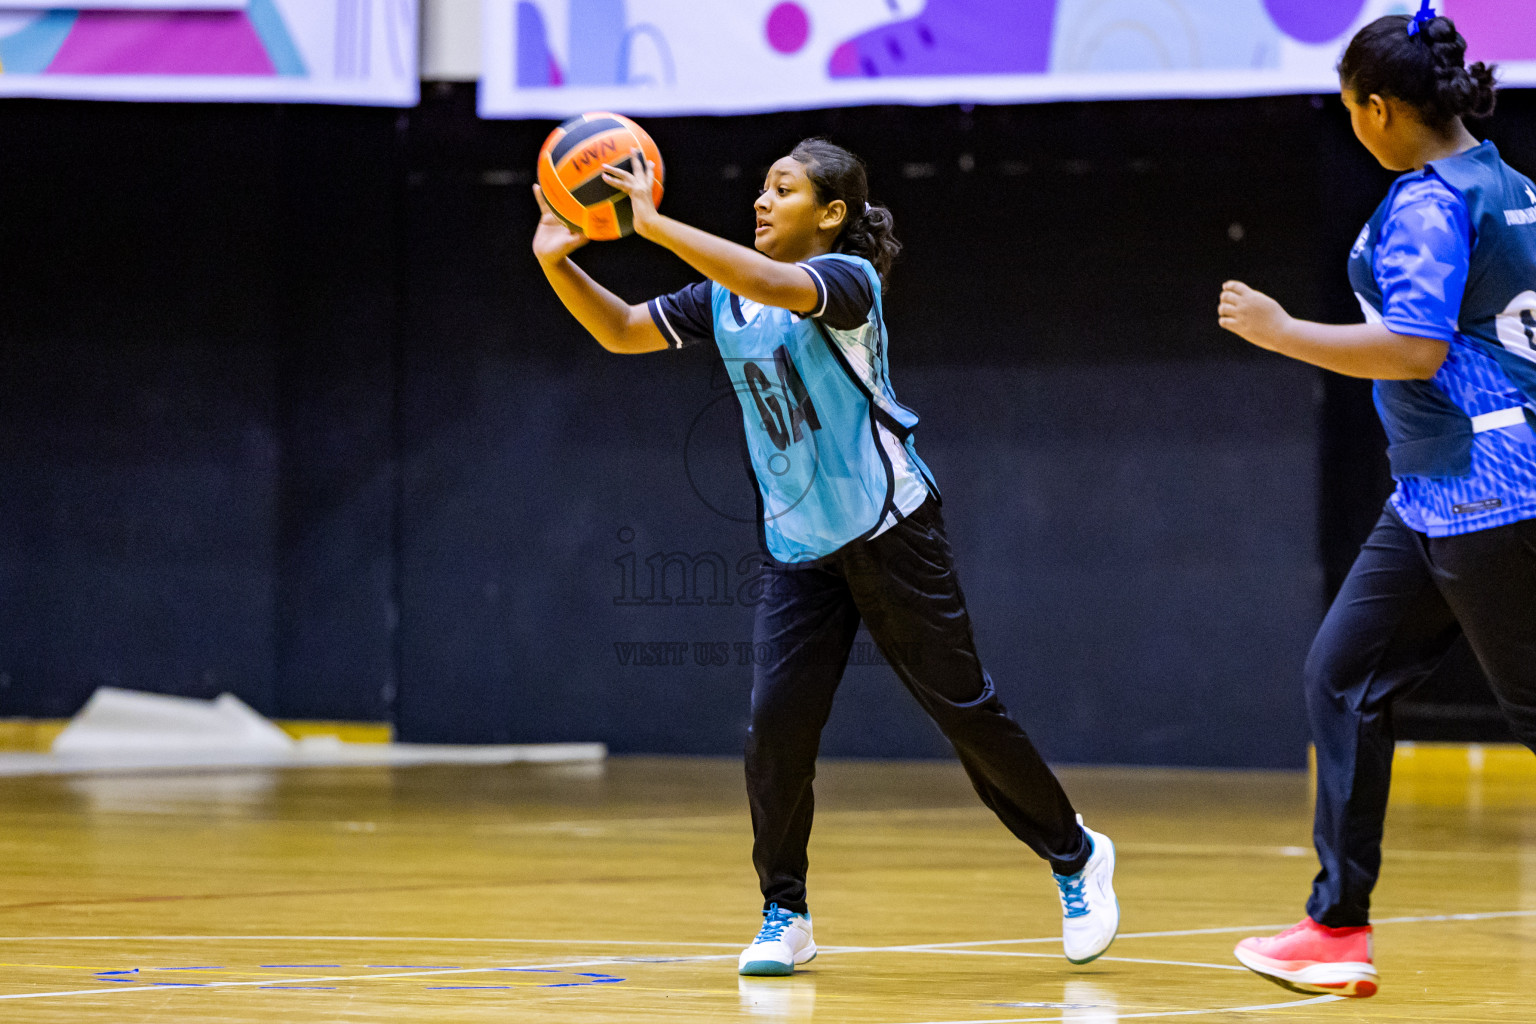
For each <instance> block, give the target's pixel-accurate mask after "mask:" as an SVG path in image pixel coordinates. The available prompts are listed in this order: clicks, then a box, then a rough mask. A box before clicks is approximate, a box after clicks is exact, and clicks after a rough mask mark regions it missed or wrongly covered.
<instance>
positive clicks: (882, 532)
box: [533, 139, 1119, 975]
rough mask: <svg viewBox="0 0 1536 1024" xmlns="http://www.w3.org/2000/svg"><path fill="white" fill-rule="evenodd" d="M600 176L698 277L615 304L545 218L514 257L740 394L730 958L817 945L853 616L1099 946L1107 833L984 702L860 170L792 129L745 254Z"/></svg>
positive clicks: (1072, 932)
mask: <svg viewBox="0 0 1536 1024" xmlns="http://www.w3.org/2000/svg"><path fill="white" fill-rule="evenodd" d="M605 171H606V172H605V175H604V180H605V181H606V182H607V183H608V184H609V185H610V186H612V187H613V188H615V189H618V190H621V191H622V192H625V193H628V196H629V201H630V206H631V211H630V212H631V216H632V222H633V226H634V231H635V233H636V234H638V235H639V236H640V237H642V238H645V239H648V240H649V241H651V242H654V243H656V244H657V245H660V246H662V247H663V248H665V249H669V250H671V251H672V252H673V253H675V254H677V255H678V256H679V257H681V258H682V259H683V260H684V261H685V262H687V263H688V264H689V265H691V266H692V267H693V268H694V269H695V270H697V271H698V272H699V273H700V274H702V275H703V276H704V277H705V278H706V280H703V281H700V282H698V283H697V284H694V285H692V286H690V287H688V288H684V289H683V290H681V291H679V292H676V293H674V294H671V295H665V296H661V297H659V298H655V299H652V300H650V301H649V302H646V303H643V304H639V305H631V304H629V303H627V302H625V301H624V300H622V299H620V298H618V297H617V296H615V295H614V294H613V293H611V292H609V291H608V290H607V289H605V288H603V287H602V286H601V285H599V284H598V283H597V282H596V281H594V280H593V279H592V278H591V277H589V276H588V275H587V274H586V273H585V272H583V271H582V270H581V269H580V268H578V267H577V266H576V264H575V263H574V262H573V261H572V259H571V255H572V254H573V253H575V252H576V251H577V250H578V249H579V248H580V247H581V246H582V245H583V244H584V243H585V242H586V238H585V237H584V236H582V235H581V234H579V233H577V232H575V231H573V230H571V228H569V227H568V226H567V225H566V224H565V223H564V222H562V221H561V220H560V219H559V218H558V217H556V216H555V215H554V214H553V213H552V212H551V211H550V209H549V207H548V205H547V204H546V203H545V200H544V197H543V195H542V193H539V192H538V190H537V187H536V188H535V193H536V194H537V195H538V200H539V204H540V206H541V208H542V210H543V217H542V218H541V219H540V221H539V226H538V230H537V232H536V233H535V235H534V240H533V251H534V254H535V255H536V256H537V257H538V260H539V263H540V265H541V266H542V267H543V269H544V273H545V275H546V277H547V278H548V280H549V283H550V286H551V287H552V288H553V289H554V291H555V294H556V295H557V296H558V297H559V298H560V301H561V302H563V303H564V304H565V307H566V308H567V309H568V310H570V312H571V313H572V315H574V316H575V317H576V319H577V320H578V321H579V322H580V323H581V325H582V326H583V327H585V328H586V329H587V330H588V331H590V332H591V333H592V335H593V336H594V337H595V338H596V339H597V341H598V342H599V343H600V344H601V345H602V346H603V347H604V348H606V349H608V350H609V351H611V352H618V353H628V354H634V353H641V352H655V351H661V350H663V349H668V348H682V347H685V346H688V345H693V344H702V343H711V344H714V345H715V346H717V347H718V349H719V351H720V354H721V356H722V358H723V359H724V362H725V366H726V369H727V371H728V372H729V373H730V376H731V379H732V383H733V385H734V387H735V390H736V395H737V397H738V399H740V402H741V408H742V423H743V427H744V429H745V432H746V440H747V447H748V450H749V452H750V454H751V459H752V467H753V472H754V476H755V477H756V481H755V482H756V485H757V492H758V500H759V508H760V511H761V516H760V520H759V529H760V536H761V540H762V542H763V545H764V548H765V550H766V552H767V555H768V558H767V561H766V565H765V570H764V577H763V579H764V584H765V585H764V595H763V600H762V601H761V602H760V603H759V604H758V606H757V609H756V623H755V627H754V634H755V635H754V639H755V640H756V642H757V643H758V645H759V646H761V645H765V644H766V645H768V646H767V649H768V650H770V651H772V652H773V656H772V657H771V658H769V659H767V660H766V663H762V664H758V665H757V666H756V667H755V668H754V670H753V681H752V709H751V724H750V727H749V729H748V736H747V748H746V776H747V791H748V798H749V803H750V806H751V813H752V827H753V849H752V860H753V863H754V865H755V866H756V868H757V873H758V879H759V882H760V884H761V888H762V893H763V908H764V909H763V922H762V926H761V928H760V930H759V931H758V933H757V937H756V939H755V940H754V941H753V942H752V943H751V944H750V945H749V946H748V947H747V948H746V949H745V950H744V951H743V952H742V954H741V957H740V960H739V962H738V970H739V971H740V973H742V974H748V975H785V974H790V973H793V971H794V969H795V966H796V965H798V964H803V963H806V962H808V961H809V960H811V959H812V958H814V957H815V955H816V945H815V942H814V941H813V939H812V934H811V918H810V911H809V907H808V905H807V902H806V869H807V859H806V847H807V844H808V842H809V839H810V831H811V817H812V804H813V798H812V788H811V782H812V778H813V777H814V775H815V762H816V752H817V747H818V744H819V741H820V737H821V731H822V727H823V726H824V725H825V723H826V720H827V716H828V713H829V712H830V711H831V707H832V698H833V695H834V693H835V691H836V689H837V686H838V683H839V681H840V680H841V678H842V673H843V669H844V666H845V665H846V663H847V660H848V654H849V651H850V649H851V647H852V645H853V640H854V635H855V632H856V631H857V630H858V627H859V624H860V622H861V621H862V622H863V623H864V624H865V625H866V626H867V627H868V629H869V631H870V634H871V636H872V637H873V638H874V640H875V642H876V643H877V644H878V645H879V646H880V649H881V651H882V653H883V654H884V656H885V657H886V659H887V660H888V661H889V662H890V663H891V666H892V667H893V668H894V669H895V670H896V674H897V676H898V677H899V678H900V679H901V681H902V683H903V684H904V685H905V686H906V687H907V689H908V690H909V691H910V692H911V693H912V695H913V696H914V697H915V698H916V699H917V701H918V703H919V704H920V705H921V706H922V708H923V710H924V711H926V712H927V713H928V714H929V715H930V716H931V717H932V718H933V720H934V722H935V723H936V724H937V725H938V726H939V728H940V729H941V730H942V731H943V732H944V735H945V736H946V737H947V738H948V739H949V741H950V743H951V744H952V745H953V746H954V748H955V751H956V753H957V754H958V755H959V758H960V762H961V764H962V765H963V766H964V768H965V771H966V773H967V774H968V775H969V777H970V779H971V782H972V784H973V785H974V786H975V788H976V791H977V793H978V794H979V795H980V797H981V799H982V801H983V802H984V803H985V804H986V805H987V806H988V807H990V808H991V809H992V810H993V811H994V812H995V813H996V814H997V816H998V817H999V818H1000V819H1001V820H1002V822H1003V824H1004V825H1005V826H1007V827H1008V829H1009V830H1010V831H1012V832H1013V834H1014V835H1015V836H1017V837H1018V838H1019V839H1020V840H1022V841H1023V842H1024V843H1025V844H1026V845H1028V846H1029V847H1030V849H1032V850H1033V851H1034V852H1035V853H1036V854H1038V855H1039V856H1040V857H1041V858H1043V859H1045V860H1046V861H1048V862H1049V863H1050V865H1051V868H1052V871H1053V873H1054V876H1055V879H1056V882H1057V885H1058V887H1059V890H1060V896H1061V902H1062V907H1063V942H1064V948H1065V952H1066V955H1067V957H1068V959H1070V960H1071V961H1073V962H1074V963H1086V962H1088V961H1090V960H1093V959H1094V958H1096V957H1098V956H1099V955H1101V954H1102V953H1103V952H1104V951H1105V950H1106V949H1107V948H1108V947H1109V944H1110V942H1111V941H1112V940H1113V939H1114V937H1115V933H1116V931H1117V930H1118V928H1119V907H1118V904H1117V903H1116V900H1115V895H1114V890H1113V887H1112V877H1113V873H1114V845H1113V844H1112V843H1111V842H1110V841H1109V839H1108V838H1107V837H1105V836H1103V835H1101V834H1099V833H1097V832H1093V831H1091V830H1089V829H1086V828H1084V827H1083V826H1082V824H1081V819H1080V818H1079V817H1078V816H1077V815H1076V813H1075V811H1074V810H1073V807H1072V804H1071V802H1070V801H1069V800H1068V799H1067V795H1066V793H1064V792H1063V791H1062V788H1061V785H1060V784H1059V783H1058V781H1057V779H1056V777H1055V775H1054V774H1052V772H1051V770H1050V768H1049V767H1047V766H1046V764H1045V762H1044V761H1043V760H1042V759H1041V757H1040V755H1039V753H1038V752H1037V751H1036V749H1035V747H1034V745H1033V743H1031V742H1030V740H1029V737H1028V736H1026V735H1025V733H1024V731H1023V730H1022V729H1021V728H1020V727H1019V726H1018V724H1017V723H1016V722H1015V721H1014V720H1013V719H1012V718H1011V717H1010V716H1009V714H1008V712H1007V710H1006V709H1005V708H1004V707H1003V705H1002V703H1001V702H1000V701H999V700H998V698H997V695H996V693H995V691H994V689H993V684H992V680H991V679H990V677H989V676H988V675H987V673H986V671H985V670H984V669H983V668H982V666H981V662H980V660H979V658H978V657H977V655H976V649H975V644H974V642H973V640H972V634H971V623H970V618H969V616H968V615H967V613H966V608H965V601H964V598H963V596H962V595H961V592H960V586H959V583H958V581H957V579H956V576H955V571H954V567H953V562H952V558H951V554H950V550H949V544H948V542H947V540H946V539H945V533H944V522H943V519H942V518H941V516H940V514H939V497H938V489H937V487H936V486H935V485H934V483H933V480H932V477H931V476H930V474H929V472H928V469H927V467H926V466H925V465H924V464H923V462H922V461H921V460H920V459H919V458H918V456H917V451H916V448H915V447H914V445H913V442H912V431H913V428H914V427H915V426H916V425H917V415H916V414H915V413H913V412H912V411H911V410H910V409H908V408H907V407H906V406H904V405H902V404H901V403H900V402H898V401H897V400H896V395H895V392H894V391H893V390H892V388H891V383H890V377H889V372H888V365H887V358H886V356H887V344H888V341H889V339H888V337H887V333H886V328H885V323H884V320H883V315H882V306H881V290H882V286H883V282H884V275H885V273H886V272H887V271H888V270H889V268H890V265H891V261H892V259H893V258H894V256H895V254H896V252H897V250H898V249H899V248H900V246H899V244H898V243H897V242H896V240H895V238H894V236H893V234H892V230H891V226H892V218H891V214H890V211H889V210H887V209H885V208H884V207H881V206H876V205H872V204H871V203H870V202H869V187H868V183H867V179H866V174H865V170H864V166H863V164H862V163H861V162H860V161H859V160H858V159H857V158H856V157H854V156H853V155H852V154H851V153H849V152H848V151H847V150H845V149H843V148H841V147H839V146H836V145H834V144H832V143H830V142H827V141H825V140H822V139H808V140H806V141H804V142H802V143H800V144H799V145H798V146H796V147H795V148H794V150H793V151H792V152H791V153H790V154H789V155H787V156H785V157H783V158H781V159H779V160H778V161H777V162H775V163H774V164H773V166H772V167H771V168H769V170H768V173H767V177H766V179H765V180H764V182H763V188H762V192H761V194H760V195H759V196H758V198H757V201H756V202H755V203H754V204H753V208H754V212H755V214H756V230H755V232H754V237H753V247H752V248H747V247H746V246H743V245H738V244H736V243H734V242H730V241H727V240H725V239H723V238H719V237H716V236H714V235H711V234H709V233H707V232H704V231H700V230H699V229H697V228H693V227H689V226H688V225H686V224H682V223H680V222H678V221H676V220H674V219H672V218H670V217H666V216H663V215H661V214H660V213H658V212H657V210H656V207H655V204H654V202H653V200H652V197H653V194H654V193H653V181H652V174H653V168H652V167H651V166H650V165H648V164H647V162H646V160H645V159H644V157H643V156H642V155H641V154H640V152H639V151H638V150H637V151H635V152H634V153H633V154H631V158H630V160H629V162H628V164H627V166H626V168H625V169H621V168H619V167H617V166H614V165H612V164H610V165H606V169H605Z"/></svg>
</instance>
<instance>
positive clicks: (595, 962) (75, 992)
mask: <svg viewBox="0 0 1536 1024" xmlns="http://www.w3.org/2000/svg"><path fill="white" fill-rule="evenodd" d="M7 938H11V937H10V936H0V941H4V940H5V939H7ZM143 938H144V937H143V936H119V937H118V941H123V942H127V941H130V940H133V939H143ZM233 938H236V939H245V938H249V936H234V937H233ZM289 938H293V937H292V936H289ZM629 944H630V943H625V945H629ZM667 945H671V943H667ZM721 945H724V943H721ZM736 956H737V954H735V953H722V954H718V955H707V956H701V957H694V958H691V960H692V962H704V961H714V960H734V959H736ZM624 962H625V961H624V960H623V958H620V957H600V958H592V959H587V960H571V961H566V962H560V961H556V962H555V963H551V964H548V965H547V966H544V967H533V966H529V967H522V968H519V967H465V968H462V969H459V970H457V971H445V970H430V971H413V972H402V973H399V974H343V975H331V976H320V977H315V978H295V979H294V981H293V982H290V983H288V984H285V985H273V984H270V982H269V981H210V982H207V983H205V984H203V985H200V986H198V987H199V988H209V989H213V988H263V989H267V988H298V987H302V986H300V985H299V983H300V982H305V981H341V982H365V981H390V980H394V979H396V978H420V977H442V976H443V975H444V974H450V973H458V974H491V973H494V972H496V971H516V970H526V971H534V972H540V973H545V974H563V973H566V972H568V971H569V972H570V973H575V972H574V971H570V968H572V967H606V966H608V965H609V964H616V963H624ZM108 980H113V979H108ZM116 980H120V981H123V982H124V983H125V984H128V985H129V986H131V987H129V988H96V989H89V988H87V989H68V990H64V991H59V992H3V993H0V1002H9V1001H10V1000H13V999H60V998H68V997H71V996H98V995H107V994H110V993H114V992H122V993H127V992H147V991H149V989H150V988H151V987H152V986H149V985H134V984H133V981H132V979H116ZM313 987H315V988H318V989H323V990H325V991H331V990H334V988H335V986H313ZM536 987H538V986H536Z"/></svg>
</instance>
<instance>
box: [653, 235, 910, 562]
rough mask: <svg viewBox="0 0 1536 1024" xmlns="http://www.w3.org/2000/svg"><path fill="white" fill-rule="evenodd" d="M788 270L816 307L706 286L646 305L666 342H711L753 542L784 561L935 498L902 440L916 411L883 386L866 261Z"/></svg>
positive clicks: (813, 556) (880, 528)
mask: <svg viewBox="0 0 1536 1024" xmlns="http://www.w3.org/2000/svg"><path fill="white" fill-rule="evenodd" d="M799 265H800V266H802V267H804V268H805V269H806V270H807V271H808V272H809V273H810V275H811V279H812V280H813V281H814V282H815V285H816V296H817V303H816V308H815V309H810V310H804V311H802V312H799V313H795V312H791V311H790V310H787V309H778V308H775V307H773V306H763V305H760V304H759V303H756V302H750V301H748V300H745V299H742V298H741V297H740V296H738V295H733V294H732V293H731V292H729V291H727V290H726V289H725V288H723V287H721V286H720V285H718V284H715V283H714V282H711V281H700V282H699V283H697V284H695V285H691V286H689V287H687V288H684V289H683V290H682V291H679V292H674V293H673V294H671V295H664V296H661V297H660V298H656V299H652V300H651V301H650V303H649V308H650V312H651V317H652V319H653V320H655V322H656V326H657V327H658V328H659V329H660V330H661V333H662V336H663V337H665V338H666V339H667V340H668V341H670V342H671V343H672V344H673V345H674V346H676V347H677V348H682V347H684V346H686V345H691V344H695V343H698V342H703V341H712V342H714V344H715V345H716V346H717V347H718V348H719V350H720V355H721V357H722V358H723V359H724V360H725V367H726V371H727V373H729V375H730V378H731V384H732V386H733V388H734V389H735V392H736V397H737V399H738V401H739V402H740V404H741V412H742V423H743V426H744V427H745V428H746V439H747V450H748V452H749V453H750V455H751V457H752V469H753V475H754V476H755V477H756V483H757V496H758V509H759V526H760V530H761V539H762V542H763V545H764V547H765V549H766V550H767V551H768V553H769V554H770V555H771V556H772V557H773V558H774V559H776V560H777V561H779V562H785V563H796V562H812V561H815V560H817V559H819V558H823V557H825V556H827V555H830V554H832V553H833V552H835V551H836V550H837V549H839V548H841V547H843V546H844V545H846V544H848V543H849V542H851V541H855V540H861V539H867V538H870V537H874V536H877V535H878V534H880V533H882V532H884V531H885V530H887V529H889V528H890V527H892V526H893V525H895V524H896V523H897V522H898V521H899V520H900V519H901V518H902V517H903V516H906V515H908V514H910V513H912V512H913V511H915V510H916V509H917V507H918V506H919V505H921V504H922V503H923V501H924V500H925V499H926V498H927V497H928V496H929V495H930V494H934V495H937V493H938V491H937V488H936V487H935V486H934V484H933V478H932V476H931V475H930V474H929V472H928V468H927V467H926V466H925V465H923V462H922V460H921V459H919V458H918V457H917V449H916V448H915V447H914V446H913V444H912V431H913V428H915V427H916V426H917V414H916V413H914V412H913V411H912V410H910V409H908V408H907V407H906V406H904V405H902V404H901V403H900V402H898V401H897V400H896V393H895V391H893V390H892V388H891V378H890V369H889V365H888V363H887V361H886V344H887V338H886V333H885V321H884V318H883V315H882V309H881V301H880V278H879V275H878V274H877V273H876V272H875V268H874V267H873V266H872V265H871V264H870V262H869V261H868V260H865V259H862V258H860V257H857V256H846V255H841V254H829V255H825V256H817V257H815V258H814V259H811V260H807V261H806V262H804V263H801V264H799Z"/></svg>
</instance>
